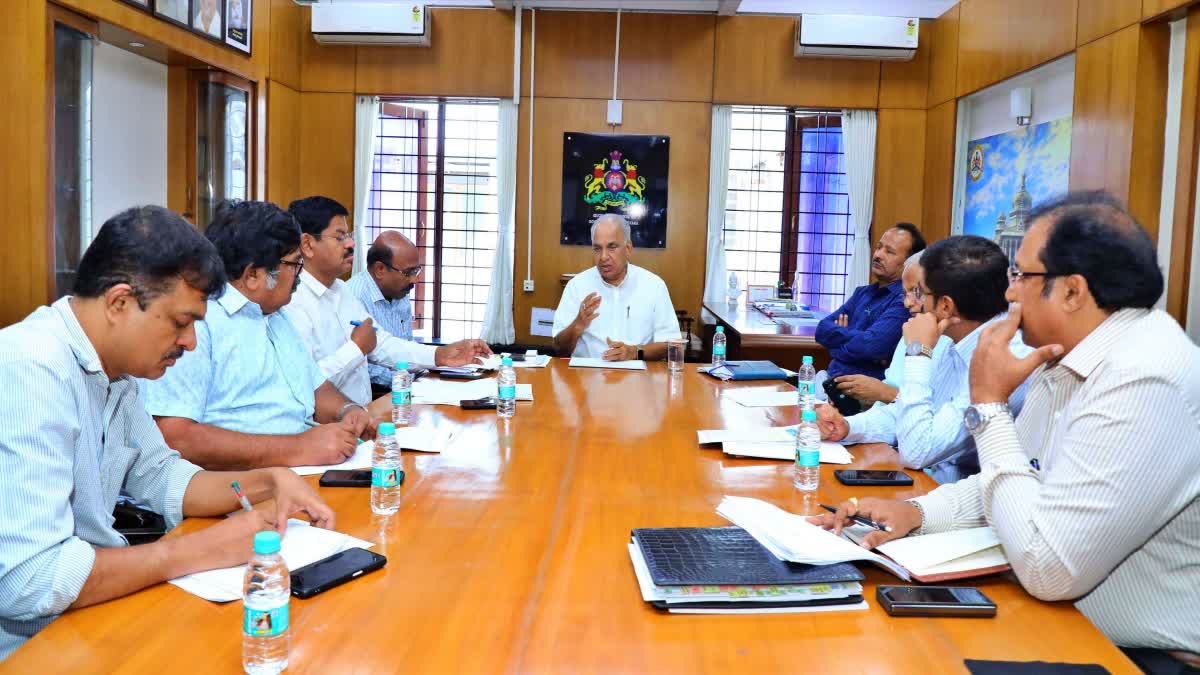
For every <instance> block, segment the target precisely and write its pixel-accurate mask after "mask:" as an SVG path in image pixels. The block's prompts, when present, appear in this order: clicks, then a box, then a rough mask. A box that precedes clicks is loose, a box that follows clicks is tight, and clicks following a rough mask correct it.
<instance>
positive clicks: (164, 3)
mask: <svg viewBox="0 0 1200 675" xmlns="http://www.w3.org/2000/svg"><path fill="white" fill-rule="evenodd" d="M188 2H189V0H155V2H154V15H155V16H157V17H159V18H160V19H167V20H168V21H174V22H175V23H180V24H183V25H184V26H187V25H189V19H190V17H189V16H188V8H189V7H190V5H189V4H188Z"/></svg>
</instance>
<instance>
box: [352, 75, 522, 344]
mask: <svg viewBox="0 0 1200 675" xmlns="http://www.w3.org/2000/svg"><path fill="white" fill-rule="evenodd" d="M498 112H499V106H498V104H497V102H496V101H495V100H479V99H451V98H445V99H384V100H383V101H382V102H381V104H380V106H379V135H378V136H377V137H376V138H375V152H374V154H375V160H374V165H373V168H372V176H371V199H370V202H369V204H368V218H367V230H368V232H367V239H368V240H369V241H374V240H375V237H377V236H379V234H380V233H381V232H383V231H384V230H395V231H397V232H400V233H402V234H404V235H405V236H407V237H408V238H409V239H411V240H412V241H413V243H415V244H416V245H417V248H418V249H419V250H420V252H421V263H422V264H423V265H424V266H425V268H424V271H423V272H422V273H421V277H420V279H419V280H418V281H417V283H416V285H415V287H414V288H413V290H412V292H411V293H410V295H409V298H410V299H411V301H412V309H413V333H414V336H416V337H421V338H424V339H433V340H440V341H443V342H452V341H455V340H461V339H464V338H477V337H479V333H480V330H481V329H482V327H483V314H484V307H485V305H486V304H487V296H488V290H489V288H490V287H491V277H492V259H493V256H494V255H495V251H496V238H497V235H498V232H499V203H498V199H497V196H496V194H497V179H496V169H497V165H496V134H497V116H498Z"/></svg>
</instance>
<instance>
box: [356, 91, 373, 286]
mask: <svg viewBox="0 0 1200 675" xmlns="http://www.w3.org/2000/svg"><path fill="white" fill-rule="evenodd" d="M378 135H379V97H378V96H358V97H356V98H355V99H354V273H355V274H357V273H359V272H361V271H362V270H364V269H366V267H367V249H368V248H369V247H370V246H371V239H370V233H369V232H367V218H368V216H369V215H370V214H369V212H368V207H369V206H370V204H371V168H372V166H373V165H374V163H375V137H376V136H378Z"/></svg>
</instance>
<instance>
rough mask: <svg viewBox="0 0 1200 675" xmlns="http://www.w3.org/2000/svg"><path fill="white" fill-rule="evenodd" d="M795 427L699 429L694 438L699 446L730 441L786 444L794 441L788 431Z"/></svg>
mask: <svg viewBox="0 0 1200 675" xmlns="http://www.w3.org/2000/svg"><path fill="white" fill-rule="evenodd" d="M795 428H796V426H795V425H792V426H789V427H751V428H748V429H701V430H698V431H697V432H696V437H697V438H698V439H699V441H700V444H701V445H705V444H708V443H728V442H730V441H744V442H748V443H751V442H752V443H771V442H788V441H794V440H795V438H796V436H795V434H794V433H789V431H788V430H789V429H795Z"/></svg>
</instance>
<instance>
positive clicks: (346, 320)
mask: <svg viewBox="0 0 1200 675" xmlns="http://www.w3.org/2000/svg"><path fill="white" fill-rule="evenodd" d="M283 314H284V316H286V317H287V318H288V320H289V321H291V322H292V325H293V326H295V327H296V331H297V332H299V333H300V337H301V338H303V339H304V342H305V344H307V345H308V349H309V351H311V352H312V356H313V359H314V360H315V361H316V362H317V366H318V367H319V368H320V369H321V372H322V373H324V374H325V376H326V377H328V378H329V381H330V382H332V383H333V386H335V387H337V388H338V389H339V390H340V391H341V392H342V394H344V395H345V396H346V398H348V399H350V400H351V401H354V402H355V403H357V404H359V405H364V406H365V405H366V404H368V403H370V402H371V376H370V374H369V373H368V372H367V363H368V362H370V363H378V364H381V365H387V366H395V365H396V362H397V361H407V362H408V363H410V364H420V365H425V366H432V365H435V362H434V352H435V351H437V348H436V347H434V346H432V345H424V344H421V343H419V342H412V341H410V340H402V339H400V338H398V337H396V336H394V335H392V334H391V333H388V332H387V331H385V330H383V329H382V328H380V329H378V330H377V331H376V332H375V336H376V342H375V349H374V350H373V351H372V352H371V353H370V354H366V355H364V354H363V353H362V350H361V349H359V348H358V345H356V344H354V342H353V341H352V340H351V339H350V333H351V332H352V331H353V330H354V326H352V325H350V322H351V321H363V320H365V319H368V318H370V316H371V315H370V314H369V313H368V312H367V308H366V307H364V306H363V304H362V302H360V301H359V299H358V298H356V297H354V293H352V292H351V291H350V289H349V287H347V286H346V282H344V281H342V280H341V279H334V280H333V285H332V286H329V287H326V286H325V284H323V283H321V282H320V281H317V278H316V277H314V276H313V275H312V274H309V272H308V270H304V271H302V272H301V273H300V287H299V288H297V289H296V294H295V295H293V296H292V301H291V302H289V303H288V304H287V305H286V306H285V307H284V308H283ZM377 328H378V327H377Z"/></svg>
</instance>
